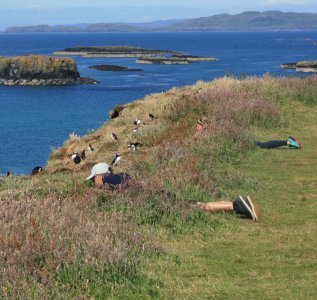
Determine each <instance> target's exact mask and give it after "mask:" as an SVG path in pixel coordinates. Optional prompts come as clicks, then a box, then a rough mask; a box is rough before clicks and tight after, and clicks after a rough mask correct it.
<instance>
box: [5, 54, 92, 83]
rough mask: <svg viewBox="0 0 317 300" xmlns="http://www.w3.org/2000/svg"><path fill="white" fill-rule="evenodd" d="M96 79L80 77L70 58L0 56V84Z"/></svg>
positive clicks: (88, 81)
mask: <svg viewBox="0 0 317 300" xmlns="http://www.w3.org/2000/svg"><path fill="white" fill-rule="evenodd" d="M94 83H97V81H96V80H94V79H91V78H86V77H80V74H79V72H78V69H77V65H76V62H75V61H74V60H73V59H72V58H57V57H51V56H42V55H30V56H14V57H0V84H1V85H24V86H45V85H72V84H94Z"/></svg>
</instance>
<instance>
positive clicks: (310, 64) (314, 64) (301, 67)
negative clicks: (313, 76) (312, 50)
mask: <svg viewBox="0 0 317 300" xmlns="http://www.w3.org/2000/svg"><path fill="white" fill-rule="evenodd" d="M280 67H281V68H282V69H295V70H296V71H297V72H305V73H316V72H317V60H312V61H299V62H291V63H285V64H281V65H280Z"/></svg>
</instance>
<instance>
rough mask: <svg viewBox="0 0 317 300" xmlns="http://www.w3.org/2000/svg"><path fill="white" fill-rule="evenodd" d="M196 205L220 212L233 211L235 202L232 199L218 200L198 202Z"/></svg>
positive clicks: (203, 208)
mask: <svg viewBox="0 0 317 300" xmlns="http://www.w3.org/2000/svg"><path fill="white" fill-rule="evenodd" d="M195 206H196V207H199V208H201V209H202V210H206V211H211V212H219V211H233V203H232V202H231V201H217V202H206V203H202V202H198V203H197V204H196V205H195Z"/></svg>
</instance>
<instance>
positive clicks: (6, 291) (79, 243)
mask: <svg viewBox="0 0 317 300" xmlns="http://www.w3.org/2000/svg"><path fill="white" fill-rule="evenodd" d="M91 196H92V194H91V193H87V194H86V195H84V196H81V197H78V196H77V197H66V198H63V199H62V198H57V197H51V196H48V197H46V198H45V199H43V200H42V201H38V200H36V201H34V199H32V198H25V199H23V200H22V201H16V202H12V201H10V202H8V201H1V202H0V214H1V217H0V218H1V228H0V241H1V243H0V253H1V255H0V264H1V271H0V281H1V288H2V295H4V296H6V297H8V298H12V299H13V298H14V299H17V298H22V297H24V298H30V297H31V295H32V294H33V293H36V294H38V296H40V295H41V294H42V295H41V296H42V297H44V295H45V294H50V295H51V296H55V297H57V296H61V295H62V294H64V293H65V294H66V295H73V296H75V295H82V294H84V293H87V292H88V294H91V295H94V293H98V292H102V293H106V292H108V293H110V291H111V289H112V288H113V287H115V286H116V285H122V284H124V283H125V282H126V281H133V280H135V278H137V276H138V275H139V274H138V272H137V266H138V258H137V257H138V255H137V253H138V252H140V249H141V244H142V239H141V237H140V235H139V234H138V231H137V230H136V228H135V227H134V226H133V224H131V223H127V221H126V220H125V218H124V217H123V216H122V215H119V214H116V213H112V214H111V215H110V216H109V215H108V216H106V215H105V214H103V213H101V212H97V211H93V210H89V209H88V208H89V203H90V201H91ZM91 281H92V282H94V285H96V286H95V289H92V291H91V292H89V291H88V290H87V284H88V283H89V282H91ZM97 284H100V287H98V286H97ZM89 290H90V289H89ZM41 291H42V292H41ZM44 298H46V297H44Z"/></svg>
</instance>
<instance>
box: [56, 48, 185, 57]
mask: <svg viewBox="0 0 317 300" xmlns="http://www.w3.org/2000/svg"><path fill="white" fill-rule="evenodd" d="M54 54H56V55H79V56H83V57H142V56H155V55H162V54H179V53H177V52H175V51H169V50H156V49H144V48H140V47H131V46H87V47H85V46H78V47H74V48H65V49H64V50H59V51H55V52H54Z"/></svg>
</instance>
